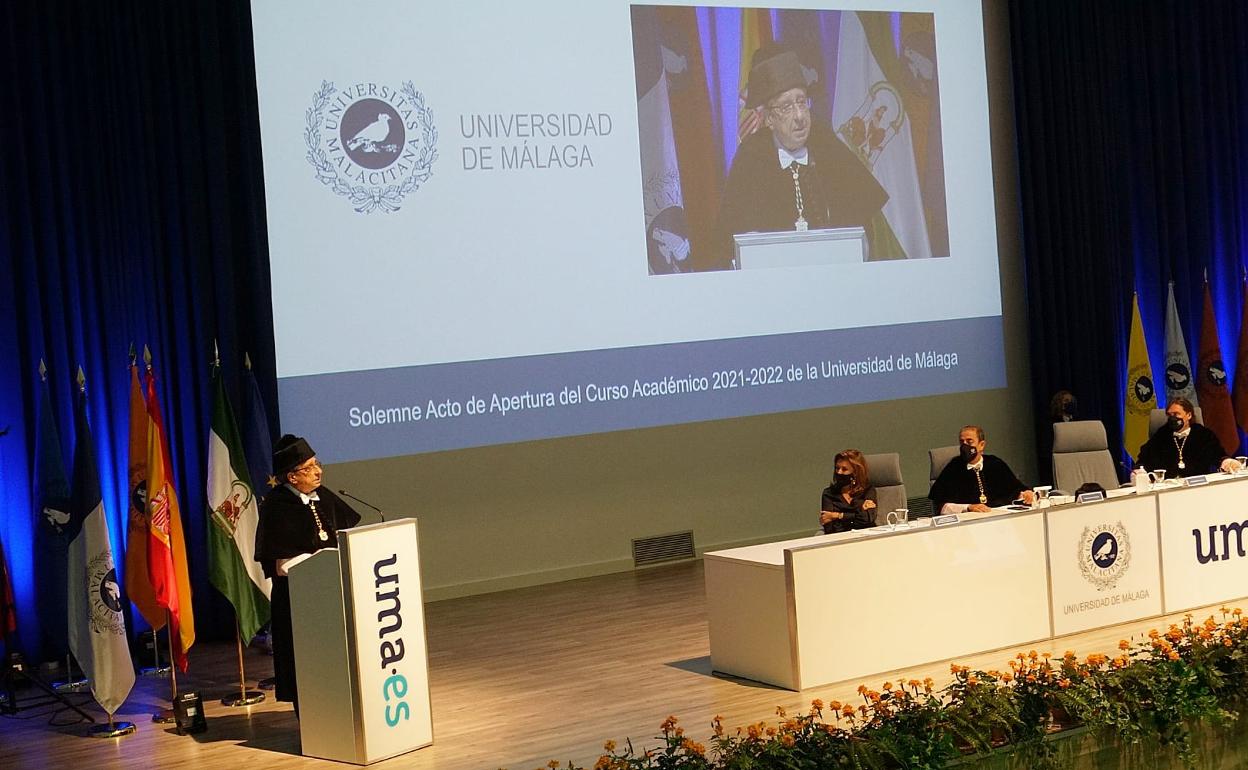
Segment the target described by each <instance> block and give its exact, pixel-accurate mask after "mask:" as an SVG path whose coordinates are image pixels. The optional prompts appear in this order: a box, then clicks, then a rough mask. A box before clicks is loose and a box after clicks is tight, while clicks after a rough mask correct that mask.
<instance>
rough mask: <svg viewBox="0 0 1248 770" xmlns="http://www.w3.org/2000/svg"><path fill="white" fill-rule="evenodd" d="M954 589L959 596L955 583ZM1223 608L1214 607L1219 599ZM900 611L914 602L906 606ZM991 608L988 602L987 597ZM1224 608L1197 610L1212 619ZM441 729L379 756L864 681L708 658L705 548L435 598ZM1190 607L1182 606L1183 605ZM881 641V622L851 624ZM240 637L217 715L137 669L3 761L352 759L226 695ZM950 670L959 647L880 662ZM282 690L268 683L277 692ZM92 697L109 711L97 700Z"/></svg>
mask: <svg viewBox="0 0 1248 770" xmlns="http://www.w3.org/2000/svg"><path fill="white" fill-rule="evenodd" d="M949 598H950V601H951V602H955V601H957V597H954V596H951V597H949ZM1214 610H1216V608H1214ZM898 611H899V612H904V609H901V608H899V610H898ZM984 611H985V612H991V608H987V607H985V608H984ZM1212 611H1213V610H1206V611H1204V612H1201V611H1197V612H1194V613H1193V614H1194V615H1195V616H1196V617H1197V618H1198V619H1203V618H1204V617H1205V616H1207V615H1209V614H1211V612H1212ZM425 612H426V616H425V617H426V623H427V625H428V636H429V675H430V682H431V689H432V696H433V729H434V745H433V746H430V747H428V748H425V749H422V750H420V751H417V752H413V753H410V754H407V755H405V756H402V757H398V758H395V759H392V760H388V761H386V762H380V763H377V764H375V765H372V767H377V768H387V769H388V768H428V769H434V768H436V769H437V770H494V769H495V768H509V770H533V768H539V767H544V766H545V765H546V763H547V762H549V761H550V760H552V759H553V760H558V761H559V762H560V763H561V764H566V762H567V761H568V760H572V761H574V762H576V763H578V764H580V765H583V766H586V767H592V766H593V764H594V761H595V760H596V759H597V757H598V755H599V754H600V753H601V748H602V743H603V741H605V740H607V739H613V740H615V741H616V742H617V743H619V744H621V745H622V744H623V742H624V741H623V739H624V738H632V739H633V744H634V745H635V746H637V747H639V748H641V747H647V746H655V745H657V741H656V740H655V739H654V738H653V736H655V735H656V734H657V733H658V728H659V723H660V722H662V721H663V720H664V719H665V718H666V717H667V716H669V715H675V716H677V717H678V718H680V720H681V724H683V725H684V726H685V727H686V729H687V731H688V732H689V734H690V736H691V737H692V738H694V739H695V740H698V741H702V742H705V740H706V738H707V736H708V735H709V734H710V721H711V719H712V717H714V716H715V715H716V714H719V715H722V716H723V718H724V724H725V726H727V727H730V728H732V727H735V726H737V725H744V724H747V723H750V722H757V721H759V720H767V721H769V722H773V721H774V719H775V710H776V707H777V706H783V707H785V708H786V709H788V710H789V711H796V710H805V709H806V708H808V707H809V704H810V701H811V700H812V699H814V698H822V699H823V700H824V701H829V700H833V699H837V700H842V701H853V702H856V700H857V698H858V696H857V694H856V692H855V690H856V689H857V686H858V684H860V683H859V682H847V683H844V684H841V685H833V686H829V687H821V688H816V689H812V690H808V691H806V692H803V693H794V692H789V691H787V690H779V689H776V688H773V687H770V686H768V685H761V684H758V683H756V682H747V681H741V680H736V679H731V678H721V677H717V676H714V675H712V674H711V667H710V657H709V643H708V640H707V627H706V601H705V597H704V594H703V583H702V563H701V562H692V563H683V564H677V565H673V566H667V567H655V568H651V569H647V570H641V571H637V572H630V573H622V574H617V575H607V576H603V577H595V578H587V579H584V580H574V581H569V582H566V583H557V584H553V585H546V586H538V587H534V588H525V589H520V590H514V591H506V592H501V593H495V594H488V595H484V596H475V597H468V598H464V599H452V600H447V601H441V602H435V603H432V604H428V605H426V609H425ZM1174 617H1175V618H1181V617H1182V615H1176V616H1174ZM1169 622H1170V620H1169V619H1165V618H1158V619H1154V620H1152V621H1145V622H1140V623H1132V624H1126V625H1122V626H1116V627H1113V628H1110V629H1104V630H1100V631H1092V632H1088V633H1085V634H1080V635H1077V636H1069V637H1064V638H1062V639H1058V640H1056V641H1054V642H1053V643H1052V644H1050V645H1037V647H1036V649H1037V650H1039V651H1041V652H1044V651H1050V652H1053V653H1054V654H1055V655H1059V656H1060V655H1061V654H1062V653H1063V652H1065V651H1066V650H1074V651H1075V652H1076V653H1078V654H1079V655H1081V656H1083V655H1087V654H1089V653H1093V652H1101V653H1106V654H1117V651H1118V641H1119V640H1120V639H1123V638H1129V637H1131V636H1133V635H1134V636H1137V637H1139V636H1141V635H1143V634H1146V633H1147V631H1148V629H1150V628H1164V627H1165V625H1166V624H1167V623H1169ZM846 633H849V634H855V635H858V636H861V638H862V640H863V644H870V635H871V632H870V629H846ZM1013 652H1014V651H1013V650H1003V651H999V652H993V653H987V654H982V655H976V656H967V657H965V658H960V659H959V660H958V662H960V663H963V664H966V665H969V666H972V667H975V668H985V669H986V668H1005V667H1006V661H1007V660H1008V659H1009V658H1010V657H1011V656H1012V653H1013ZM245 662H246V666H247V672H248V678H249V684H250V685H251V686H252V687H254V684H255V680H256V679H257V678H260V677H265V676H269V675H271V673H272V663H271V659H270V658H268V657H267V656H265V655H264V654H262V653H261V652H259V651H257V650H254V649H248V650H247V651H246V655H245ZM237 675H238V663H237V654H236V648H235V647H234V646H233V645H228V644H202V643H201V644H197V645H196V646H195V647H194V648H192V650H191V671H190V674H189V675H185V676H179V679H178V681H179V687H180V688H181V689H184V690H189V689H193V690H199V691H200V692H201V694H202V695H203V698H204V706H205V712H206V714H207V717H208V731H207V732H205V733H202V734H200V735H196V736H180V735H177V734H176V733H175V732H174V731H173V729H172V726H169V725H156V724H152V722H151V717H150V715H151V713H152V712H153V711H154V710H159V709H160V708H162V707H167V706H168V696H169V683H168V680H165V679H144V678H140V679H139V680H138V683H137V684H136V685H135V689H134V691H133V692H132V693H131V695H130V698H129V700H127V701H126V704H125V705H124V706H123V707H122V709H121V711H120V712H119V714H118V717H119V718H121V719H128V720H130V721H133V722H135V723H136V724H137V725H138V727H139V730H138V732H137V733H136V734H135V735H131V736H129V737H126V738H121V739H113V740H99V739H92V738H88V737H85V733H86V729H87V727H88V725H87V724H85V723H83V724H76V725H71V726H53V725H50V724H49V722H50V721H52V722H55V721H58V720H63V719H66V718H67V717H72V716H75V715H74V714H73V712H66V713H61V714H56V713H54V712H55V711H56V708H57V707H53V706H43V707H36V708H32V709H29V710H25V711H23V712H21V713H20V714H19V715H18V716H16V717H0V757H2V759H0V765H2V766H3V767H6V768H9V767H11V768H66V767H73V766H74V765H75V764H78V765H80V766H82V767H91V768H93V769H94V768H114V767H115V768H123V767H124V768H134V767H159V768H171V767H174V766H176V765H179V764H183V763H185V764H186V765H187V766H189V767H193V768H196V770H239V769H240V768H246V769H247V770H287V769H293V768H312V767H318V766H320V767H332V766H341V765H336V763H329V762H326V761H324V760H317V759H305V758H303V757H301V756H299V736H298V725H297V722H296V720H295V716H294V712H293V711H292V709H291V707H290V705H289V704H286V703H280V704H279V703H276V702H273V701H272V700H266V702H265V703H262V704H260V705H257V706H252V707H250V708H249V709H246V708H245V709H231V708H226V707H224V706H222V705H221V704H220V699H221V698H222V697H223V696H225V695H227V694H230V693H231V692H237V688H238V684H237ZM928 676H930V677H932V678H933V679H935V680H936V681H937V683H938V684H939V685H943V684H944V683H945V682H947V681H948V680H949V678H950V677H949V665H948V663H947V662H946V663H937V664H931V665H928V666H922V667H918V668H913V669H907V670H905V671H904V672H891V673H889V674H884V675H881V676H879V677H877V678H875V679H874V680H871V681H867V682H866V684H868V685H871V686H875V687H878V685H880V684H881V683H882V682H884V681H885V680H888V679H893V680H894V681H895V680H896V679H898V678H899V677H904V678H905V679H911V678H917V679H923V678H924V677H928ZM271 696H272V693H269V694H268V697H270V698H271ZM84 697H89V696H84ZM89 702H90V707H89V708H88V709H87V710H88V711H89V712H90V713H92V714H94V715H96V716H97V718H99V719H101V720H103V712H101V711H100V710H99V708H98V707H97V706H95V704H94V701H89Z"/></svg>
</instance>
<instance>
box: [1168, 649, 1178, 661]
mask: <svg viewBox="0 0 1248 770" xmlns="http://www.w3.org/2000/svg"><path fill="white" fill-rule="evenodd" d="M1166 657H1167V658H1169V659H1170V660H1178V659H1179V654H1178V653H1177V652H1175V651H1174V650H1171V651H1170V653H1169V654H1168V655H1166Z"/></svg>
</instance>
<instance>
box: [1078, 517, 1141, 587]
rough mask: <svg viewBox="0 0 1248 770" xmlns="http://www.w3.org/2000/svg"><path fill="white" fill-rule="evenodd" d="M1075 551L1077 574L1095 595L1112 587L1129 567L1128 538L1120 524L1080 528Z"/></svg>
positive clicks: (1129, 541) (1129, 543)
mask: <svg viewBox="0 0 1248 770" xmlns="http://www.w3.org/2000/svg"><path fill="white" fill-rule="evenodd" d="M1078 549H1079V552H1078V556H1077V557H1076V559H1077V561H1078V564H1079V571H1080V572H1081V573H1083V577H1084V579H1085V580H1087V581H1088V582H1089V583H1091V584H1092V585H1093V586H1095V587H1096V590H1098V591H1108V590H1110V589H1112V588H1113V587H1114V586H1116V585H1117V584H1118V581H1119V580H1120V579H1122V576H1123V575H1125V574H1126V573H1127V569H1128V568H1129V567H1130V566H1131V538H1130V537H1129V536H1128V535H1127V528H1126V527H1125V526H1123V524H1122V522H1121V521H1119V522H1116V523H1114V524H1097V525H1095V526H1091V527H1084V528H1083V534H1081V535H1080V536H1079V546H1078Z"/></svg>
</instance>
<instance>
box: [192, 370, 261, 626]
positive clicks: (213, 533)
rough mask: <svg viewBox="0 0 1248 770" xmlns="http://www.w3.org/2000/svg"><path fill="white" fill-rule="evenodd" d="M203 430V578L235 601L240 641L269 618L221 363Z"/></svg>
mask: <svg viewBox="0 0 1248 770" xmlns="http://www.w3.org/2000/svg"><path fill="white" fill-rule="evenodd" d="M212 380H213V388H212V390H213V400H212V430H211V431H209V433H208V519H209V524H208V579H209V581H211V582H212V584H213V586H215V587H216V589H217V590H218V591H220V592H221V593H222V594H224V595H225V598H227V599H229V600H230V604H233V605H234V615H235V616H236V617H237V618H238V630H239V634H240V635H241V638H242V640H243V642H244V643H246V642H249V641H251V639H252V637H254V636H255V635H256V632H257V631H259V630H260V627H261V626H263V625H264V624H265V623H267V622H268V620H269V593H270V591H271V589H272V583H271V581H270V580H269V579H268V578H267V577H265V576H264V572H263V571H262V570H261V569H260V562H258V561H256V525H257V524H259V522H260V514H259V512H258V510H257V505H256V494H255V491H254V488H253V487H252V485H251V477H250V475H249V474H248V472H247V458H246V456H245V455H244V454H243V443H242V440H241V438H240V437H239V432H238V424H237V423H236V422H235V421H234V410H233V409H232V408H231V407H230V400H229V398H228V397H227V396H226V394H225V384H224V383H223V382H222V381H221V368H220V366H214V367H213V373H212Z"/></svg>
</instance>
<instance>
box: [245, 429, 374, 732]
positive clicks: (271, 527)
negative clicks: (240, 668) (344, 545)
mask: <svg viewBox="0 0 1248 770" xmlns="http://www.w3.org/2000/svg"><path fill="white" fill-rule="evenodd" d="M273 475H274V476H276V477H277V478H278V479H279V480H280V481H283V482H285V483H283V484H281V485H279V486H278V487H276V488H275V489H273V490H272V491H270V492H269V494H268V495H266V496H265V498H264V500H263V501H262V502H261V503H260V523H259V525H258V526H257V527H256V561H258V562H260V566H261V567H262V568H263V569H264V574H265V575H266V576H267V577H269V578H271V579H272V580H273V593H272V605H273V632H272V633H273V675H274V678H275V679H276V680H277V682H276V687H275V694H276V697H277V699H278V700H279V701H290V702H292V703H294V704H295V714H296V716H297V715H298V714H299V694H298V690H297V688H296V684H295V648H294V639H293V632H292V629H291V618H290V584H289V582H288V579H287V576H286V563H287V562H288V561H290V559H292V558H294V557H296V556H300V555H302V554H310V553H316V552H317V551H319V550H321V549H322V548H337V547H338V530H340V529H347V528H348V527H354V526H355V525H356V524H358V523H359V522H360V515H359V514H358V513H356V512H355V511H353V510H352V509H351V507H350V506H349V505H347V504H346V503H344V502H343V501H342V500H341V499H340V498H339V497H338V496H337V495H335V494H334V493H333V492H331V491H329V490H328V489H325V488H324V487H322V486H321V464H320V463H319V462H318V461H317V459H316V453H315V452H313V451H312V447H311V446H309V445H308V442H307V441H305V440H304V439H302V438H299V437H297V436H292V435H290V434H287V435H285V436H282V437H281V439H279V440H278V442H277V445H276V446H274V447H273Z"/></svg>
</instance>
